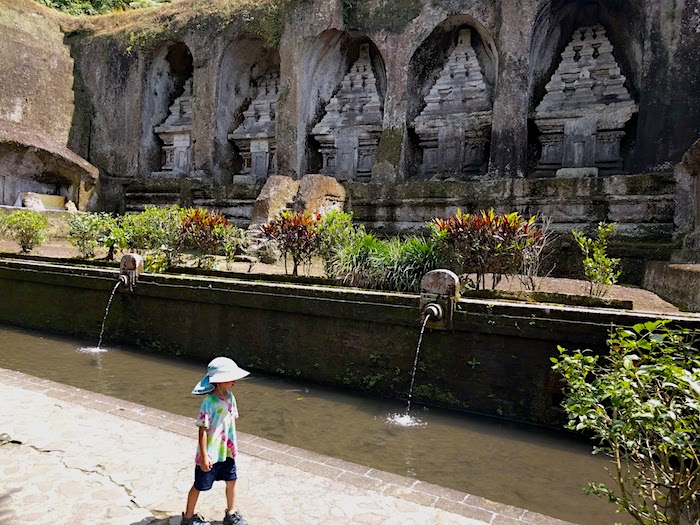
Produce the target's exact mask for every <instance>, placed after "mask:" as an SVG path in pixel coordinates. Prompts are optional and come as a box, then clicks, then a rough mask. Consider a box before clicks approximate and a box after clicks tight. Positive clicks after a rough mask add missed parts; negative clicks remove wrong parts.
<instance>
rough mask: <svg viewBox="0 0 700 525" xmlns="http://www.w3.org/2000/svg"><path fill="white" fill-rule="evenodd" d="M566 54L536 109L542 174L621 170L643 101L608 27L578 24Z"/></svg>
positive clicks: (586, 173)
mask: <svg viewBox="0 0 700 525" xmlns="http://www.w3.org/2000/svg"><path fill="white" fill-rule="evenodd" d="M561 57H562V61H561V63H560V64H559V67H558V68H557V70H556V72H555V73H554V75H552V78H551V79H550V81H549V83H548V84H547V86H546V88H545V89H546V91H547V94H546V95H545V96H544V98H543V99H542V102H540V105H539V106H537V109H536V110H535V124H537V127H538V128H539V130H540V132H541V136H540V143H541V146H542V156H541V158H540V161H539V163H538V165H537V170H536V173H537V175H540V176H542V175H545V176H547V175H553V174H556V175H557V176H596V175H598V174H599V173H600V174H616V173H621V172H622V162H623V159H622V157H621V155H620V142H621V140H622V138H623V137H624V135H625V132H624V127H625V124H627V122H628V121H629V120H630V119H631V118H632V115H633V114H634V113H636V112H637V104H636V103H635V102H634V100H632V98H631V96H630V94H629V91H627V88H625V86H624V84H625V77H624V75H622V74H621V73H620V67H619V66H618V64H617V62H616V61H615V58H614V56H613V46H612V44H611V43H610V41H609V40H608V38H607V37H606V36H605V29H604V28H603V26H601V25H595V26H590V27H580V28H578V29H577V30H576V31H574V35H573V37H572V39H571V42H570V43H569V45H568V46H566V49H565V50H564V52H563V53H562V54H561Z"/></svg>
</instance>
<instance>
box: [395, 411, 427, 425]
mask: <svg viewBox="0 0 700 525" xmlns="http://www.w3.org/2000/svg"><path fill="white" fill-rule="evenodd" d="M386 422H387V423H389V424H390V425H394V426H396V427H424V426H426V425H427V423H426V422H424V421H423V420H422V419H420V418H417V417H413V416H412V415H411V414H409V413H408V412H406V413H405V414H391V415H390V416H387V418H386Z"/></svg>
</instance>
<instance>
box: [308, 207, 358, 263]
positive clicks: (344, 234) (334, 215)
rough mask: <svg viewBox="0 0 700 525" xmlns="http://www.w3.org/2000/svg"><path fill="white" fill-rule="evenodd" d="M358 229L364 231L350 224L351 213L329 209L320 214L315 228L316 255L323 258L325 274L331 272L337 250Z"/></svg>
mask: <svg viewBox="0 0 700 525" xmlns="http://www.w3.org/2000/svg"><path fill="white" fill-rule="evenodd" d="M360 231H362V232H364V229H362V228H356V227H355V226H354V225H353V224H352V213H345V212H343V211H341V210H331V211H329V212H327V213H326V214H325V215H322V216H321V220H320V221H319V222H318V229H317V234H318V255H320V256H321V259H322V260H323V269H324V270H325V272H326V275H328V276H332V274H333V262H334V260H335V257H336V253H337V251H338V250H339V249H340V248H341V247H342V246H343V245H345V244H347V243H348V242H350V241H351V240H352V238H353V237H354V236H355V235H358V232H360Z"/></svg>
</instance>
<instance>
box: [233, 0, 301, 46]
mask: <svg viewBox="0 0 700 525" xmlns="http://www.w3.org/2000/svg"><path fill="white" fill-rule="evenodd" d="M293 5H294V0H268V1H267V2H259V3H257V4H255V5H254V7H253V8H252V9H250V10H246V11H244V12H243V28H244V29H245V30H246V32H248V33H250V34H253V35H255V36H258V37H260V38H262V39H263V40H265V41H266V42H267V43H268V44H270V45H271V46H273V47H277V46H279V44H280V40H281V39H282V33H283V32H284V25H285V23H286V21H287V17H288V16H289V13H290V11H291V9H292V7H293Z"/></svg>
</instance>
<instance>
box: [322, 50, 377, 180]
mask: <svg viewBox="0 0 700 525" xmlns="http://www.w3.org/2000/svg"><path fill="white" fill-rule="evenodd" d="M311 133H312V134H313V136H314V138H316V140H317V141H318V142H319V144H320V152H321V155H322V156H323V168H322V173H323V174H324V175H328V176H332V177H335V178H336V179H338V180H340V181H345V180H358V181H361V182H368V181H369V180H370V178H371V174H372V166H373V164H374V156H375V154H376V152H377V145H378V144H379V137H380V136H381V133H382V105H381V100H380V97H379V91H378V90H377V79H376V78H375V76H374V71H373V70H372V62H371V60H370V56H369V44H362V45H361V46H360V56H359V58H358V59H357V61H356V62H355V63H354V64H353V65H352V67H351V68H350V71H349V72H348V74H347V75H345V77H344V78H343V80H342V81H341V83H340V88H339V89H338V91H337V92H336V94H335V95H334V96H333V97H332V98H331V100H330V102H329V103H328V104H327V105H326V114H325V115H324V117H323V119H322V120H321V122H319V123H318V124H316V126H314V128H313V130H312V131H311Z"/></svg>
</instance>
